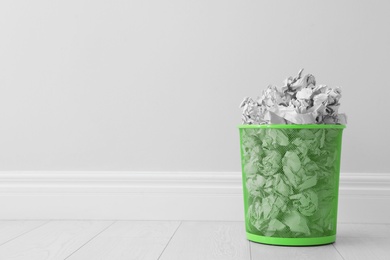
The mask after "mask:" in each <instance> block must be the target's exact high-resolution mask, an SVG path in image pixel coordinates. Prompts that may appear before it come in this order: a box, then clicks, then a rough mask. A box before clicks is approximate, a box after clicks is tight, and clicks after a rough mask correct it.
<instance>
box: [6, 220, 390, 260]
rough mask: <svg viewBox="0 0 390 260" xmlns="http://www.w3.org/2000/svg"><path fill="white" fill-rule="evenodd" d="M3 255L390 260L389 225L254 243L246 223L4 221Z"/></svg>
mask: <svg viewBox="0 0 390 260" xmlns="http://www.w3.org/2000/svg"><path fill="white" fill-rule="evenodd" d="M0 259H1V260H14V259H20V260H44V259H56V260H57V259H71V260H75V259H80V260H89V259H91V260H97V259H107V260H116V259H127V260H128V259H136V260H142V259H162V260H184V259H185V260H191V259H199V260H213V259H221V260H229V259H232V260H241V259H245V260H249V259H253V260H255V259H267V260H272V259H289V260H293V259H299V260H302V259H316V260H317V259H318V260H321V259H326V260H332V259H340V260H349V259H351V260H360V259H362V260H366V259H369V260H376V259H379V260H389V259H390V225H387V224H383V225H382V224H381V225H378V224H339V226H338V236H337V242H336V243H335V244H332V245H326V246H315V247H281V246H269V245H262V244H257V243H251V242H249V241H247V240H246V239H245V233H244V223H242V222H193V221H0Z"/></svg>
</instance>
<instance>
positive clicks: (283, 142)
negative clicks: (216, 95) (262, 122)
mask: <svg viewBox="0 0 390 260" xmlns="http://www.w3.org/2000/svg"><path fill="white" fill-rule="evenodd" d="M241 131H242V132H241V138H242V139H241V140H242V142H241V149H242V163H243V173H244V176H245V178H244V180H245V181H246V192H247V196H246V207H247V212H246V217H247V230H248V231H249V232H250V233H253V234H257V235H261V236H272V237H285V238H286V237H289V238H294V237H320V236H330V235H334V234H335V232H336V214H337V190H338V175H337V172H338V171H339V169H338V168H337V167H338V164H337V158H338V157H339V156H340V155H339V149H338V145H339V144H340V142H341V134H342V129H335V128H329V129H316V128H313V129H277V128H244V129H241Z"/></svg>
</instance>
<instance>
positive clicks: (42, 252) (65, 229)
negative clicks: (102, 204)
mask: <svg viewBox="0 0 390 260" xmlns="http://www.w3.org/2000/svg"><path fill="white" fill-rule="evenodd" d="M112 223H113V222H112V221H51V222H49V223H47V224H45V225H42V226H41V227H38V228H36V229H34V230H32V231H30V232H28V233H26V234H24V235H21V236H19V237H17V238H16V239H13V240H12V241H10V242H8V243H5V244H3V245H2V246H0V259H6V260H46V259H53V260H59V259H65V258H66V257H67V256H68V255H70V254H72V253H73V252H74V251H76V250H77V249H78V248H80V247H82V246H83V245H84V244H85V243H87V242H88V241H89V240H90V239H92V238H93V237H94V236H96V235H97V234H98V233H99V232H101V231H102V230H104V229H105V228H106V227H108V226H109V225H111V224H112Z"/></svg>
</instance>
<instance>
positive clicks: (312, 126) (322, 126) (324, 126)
mask: <svg viewBox="0 0 390 260" xmlns="http://www.w3.org/2000/svg"><path fill="white" fill-rule="evenodd" d="M238 128H239V129H245V128H258V129H262V128H265V129H267V128H279V129H329V128H335V129H344V128H346V125H333V124H307V125H295V124H294V125H277V124H275V125H239V126H238Z"/></svg>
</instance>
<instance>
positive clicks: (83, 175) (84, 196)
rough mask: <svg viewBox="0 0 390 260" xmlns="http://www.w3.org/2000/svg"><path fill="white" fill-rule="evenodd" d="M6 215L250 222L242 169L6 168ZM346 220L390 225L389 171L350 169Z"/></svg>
mask: <svg viewBox="0 0 390 260" xmlns="http://www.w3.org/2000/svg"><path fill="white" fill-rule="evenodd" d="M0 209H1V210H0V219H128V220H229V221H243V220H244V210H243V198H242V183H241V173H239V172H115V171H113V172H60V171H49V172H0ZM339 222H348V223H390V173H388V174H377V173H376V174H365V173H356V174H352V173H344V174H341V178H340V198H339Z"/></svg>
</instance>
